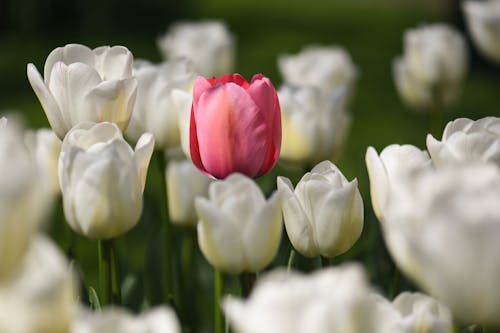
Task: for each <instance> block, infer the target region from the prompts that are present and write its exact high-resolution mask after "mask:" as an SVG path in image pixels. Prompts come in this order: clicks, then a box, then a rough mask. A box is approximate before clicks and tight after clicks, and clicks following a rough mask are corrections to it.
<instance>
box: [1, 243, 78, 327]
mask: <svg viewBox="0 0 500 333" xmlns="http://www.w3.org/2000/svg"><path fill="white" fill-rule="evenodd" d="M17 259H18V261H19V265H20V266H21V269H20V270H19V272H17V273H16V275H14V276H13V278H12V279H11V280H9V281H7V282H4V283H2V284H0V332H9V333H27V332H37V333H66V332H69V331H70V325H71V321H72V319H73V315H74V313H75V312H76V308H77V304H76V299H77V296H76V293H77V288H75V287H76V285H77V284H76V280H75V276H74V274H73V272H72V270H71V269H70V267H69V263H68V261H67V260H66V257H65V256H64V254H62V253H61V252H60V250H59V249H58V247H57V245H56V244H54V243H52V241H50V240H49V239H48V238H46V237H44V236H41V235H38V236H36V237H34V238H33V240H32V242H31V243H30V245H29V248H28V251H27V253H26V255H25V256H23V257H18V258H17Z"/></svg>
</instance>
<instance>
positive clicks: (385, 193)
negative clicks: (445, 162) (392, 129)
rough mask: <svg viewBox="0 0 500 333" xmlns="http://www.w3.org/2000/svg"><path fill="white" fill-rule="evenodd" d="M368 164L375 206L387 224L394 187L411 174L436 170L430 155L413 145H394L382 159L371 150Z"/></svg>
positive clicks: (375, 209)
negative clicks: (431, 169)
mask: <svg viewBox="0 0 500 333" xmlns="http://www.w3.org/2000/svg"><path fill="white" fill-rule="evenodd" d="M365 160H366V167H367V169H368V176H369V177H370V196H371V198H372V206H373V210H374V211H375V215H377V218H378V219H379V221H380V222H384V221H385V215H386V210H387V205H388V202H389V200H390V197H391V193H392V191H393V190H392V187H393V185H394V184H397V183H398V182H399V181H400V180H401V178H402V177H405V176H406V175H407V174H409V173H411V172H415V171H416V170H423V169H428V168H432V161H431V159H430V158H429V154H428V153H427V152H426V151H422V150H420V149H418V148H417V147H415V146H412V145H395V144H394V145H390V146H387V147H385V148H384V149H383V150H382V152H381V153H380V155H378V154H377V151H376V150H375V149H374V148H373V147H368V149H367V150H366V158H365Z"/></svg>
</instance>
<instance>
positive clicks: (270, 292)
mask: <svg viewBox="0 0 500 333" xmlns="http://www.w3.org/2000/svg"><path fill="white" fill-rule="evenodd" d="M222 308H223V310H224V313H225V315H226V318H227V319H228V321H229V323H230V325H231V326H232V327H233V329H234V330H235V331H236V332H239V333H310V332H314V333H331V332H349V333H366V332H371V333H387V332H390V331H389V330H388V328H389V327H391V325H393V324H394V318H395V316H394V312H393V311H391V309H390V308H389V310H387V309H386V308H381V307H379V306H378V304H377V302H376V299H375V298H374V297H373V296H372V290H371V288H370V287H369V285H368V283H367V280H366V276H365V273H364V271H363V269H362V267H361V266H357V265H354V264H350V265H345V264H344V265H342V266H338V267H329V268H327V269H322V270H319V271H316V272H314V273H312V274H309V275H302V274H300V273H296V272H293V271H292V272H285V271H274V272H271V273H268V274H267V275H264V276H262V277H260V278H259V280H258V282H257V285H256V286H255V288H254V290H253V292H252V294H251V295H250V297H249V298H248V299H238V298H236V297H233V296H227V297H226V298H225V299H224V301H223V304H222ZM395 332H397V331H395ZM398 333H399V332H398Z"/></svg>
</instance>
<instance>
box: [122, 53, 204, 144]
mask: <svg viewBox="0 0 500 333" xmlns="http://www.w3.org/2000/svg"><path fill="white" fill-rule="evenodd" d="M136 64H137V67H136V68H135V70H134V74H135V76H136V78H137V82H138V86H137V99H136V103H135V108H134V112H133V113H132V118H131V119H130V124H129V126H128V128H127V131H126V132H125V134H126V135H127V136H128V137H130V138H132V139H133V140H134V141H137V139H138V138H139V137H140V136H141V135H142V134H143V133H145V132H149V133H152V134H153V135H154V137H155V148H156V149H159V150H165V149H168V148H173V147H176V146H178V145H179V144H180V133H179V124H178V123H179V121H178V119H177V114H178V112H186V113H188V114H189V111H190V110H191V105H189V106H184V107H185V108H186V110H182V111H178V110H177V108H178V104H176V102H175V100H174V97H173V94H174V92H175V91H176V90H181V91H184V92H186V93H188V94H190V95H191V94H192V90H193V84H194V79H195V73H194V72H193V70H192V68H191V67H192V66H191V64H190V63H189V61H187V60H186V59H177V60H171V61H168V62H164V63H161V64H157V65H156V64H151V63H148V62H145V61H143V62H140V63H138V62H136Z"/></svg>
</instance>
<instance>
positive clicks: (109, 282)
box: [97, 239, 121, 304]
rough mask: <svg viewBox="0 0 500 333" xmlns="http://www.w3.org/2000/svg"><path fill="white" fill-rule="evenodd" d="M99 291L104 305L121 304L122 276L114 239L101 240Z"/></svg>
mask: <svg viewBox="0 0 500 333" xmlns="http://www.w3.org/2000/svg"><path fill="white" fill-rule="evenodd" d="M97 245H98V252H99V289H100V293H101V300H102V303H103V304H120V303H121V291H120V275H119V271H118V264H117V260H116V253H115V249H114V244H113V240H112V239H106V240H99V241H98V243H97Z"/></svg>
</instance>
